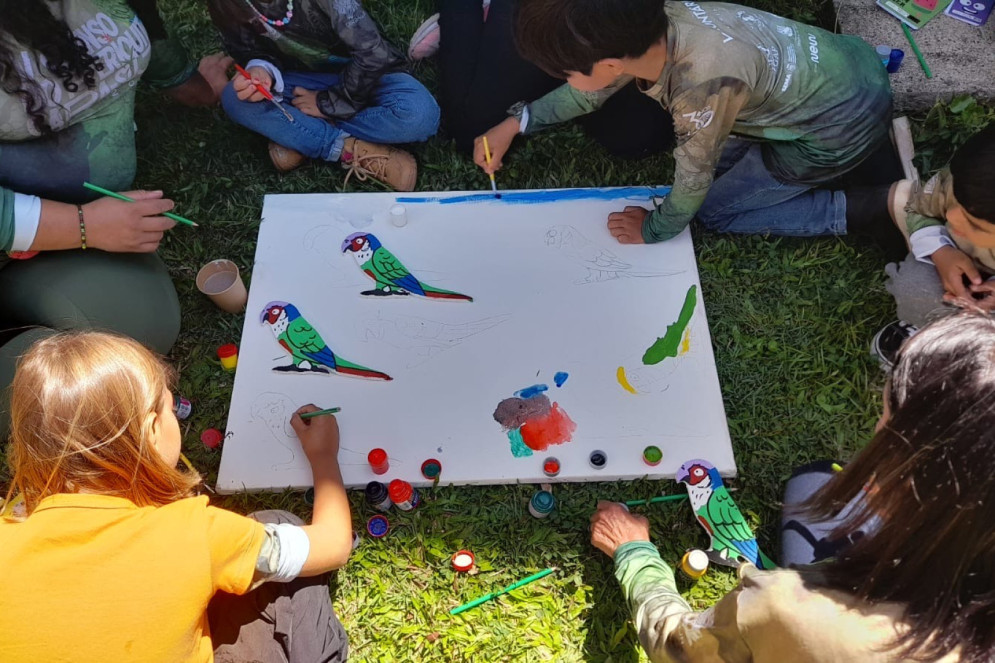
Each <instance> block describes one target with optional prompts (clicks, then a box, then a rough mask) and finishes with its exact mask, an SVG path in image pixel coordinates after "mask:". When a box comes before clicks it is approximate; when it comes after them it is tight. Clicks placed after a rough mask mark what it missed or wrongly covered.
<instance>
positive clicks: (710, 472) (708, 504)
mask: <svg viewBox="0 0 995 663" xmlns="http://www.w3.org/2000/svg"><path fill="white" fill-rule="evenodd" d="M675 480H676V481H678V482H680V483H683V484H684V485H686V486H687V489H688V497H690V498H691V508H692V509H694V515H695V516H696V517H697V518H698V522H699V523H701V526H702V527H704V528H705V531H706V532H708V535H709V536H710V537H711V538H712V545H711V547H709V549H708V550H707V551H706V552H707V553H708V557H709V558H710V559H711V560H712V561H713V562H716V563H718V564H723V565H725V566H732V567H734V568H735V567H737V566H739V565H740V563H741V562H743V561H747V562H751V563H752V564H753V565H754V566H756V567H757V568H758V569H772V568H774V566H775V564H774V562H772V561H771V560H770V558H769V557H767V555H765V554H764V553H763V551H762V550H760V547H759V546H758V545H757V539H756V537H754V536H753V532H752V530H750V526H749V525H748V524H746V519H745V518H743V514H742V513H741V512H740V510H739V507H738V506H736V503H735V502H734V501H733V499H732V495H730V494H729V490H728V489H727V488H726V487H725V484H723V483H722V477H721V476H719V471H718V470H717V469H715V466H714V465H712V464H711V463H709V462H708V461H707V460H701V459H697V458H696V459H694V460H689V461H687V462H686V463H684V464H683V465H681V468H680V469H679V470H677V475H676V477H675Z"/></svg>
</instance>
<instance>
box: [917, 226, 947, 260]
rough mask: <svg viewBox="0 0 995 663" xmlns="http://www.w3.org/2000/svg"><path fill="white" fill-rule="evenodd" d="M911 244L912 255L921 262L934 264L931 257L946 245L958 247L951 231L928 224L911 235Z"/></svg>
mask: <svg viewBox="0 0 995 663" xmlns="http://www.w3.org/2000/svg"><path fill="white" fill-rule="evenodd" d="M909 245H910V246H911V247H912V255H914V256H915V257H916V260H918V261H919V262H925V263H927V264H930V265H931V264H933V261H932V260H930V259H929V257H930V256H931V255H933V254H934V253H936V252H937V251H938V250H939V249H941V248H943V247H944V246H952V247H954V248H957V244H956V243H954V240H953V239H951V237H950V233H949V232H948V231H947V229H946V228H944V227H943V226H926V227H925V228H920V229H919V230H917V231H915V232H914V233H912V235H910V236H909Z"/></svg>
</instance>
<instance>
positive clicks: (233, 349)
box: [218, 343, 238, 359]
mask: <svg viewBox="0 0 995 663" xmlns="http://www.w3.org/2000/svg"><path fill="white" fill-rule="evenodd" d="M237 354H238V346H237V345H235V344H234V343H228V344H226V345H222V346H221V347H220V348H218V359H224V358H225V357H234V356H236V355H237Z"/></svg>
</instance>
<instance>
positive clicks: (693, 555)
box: [681, 549, 708, 580]
mask: <svg viewBox="0 0 995 663" xmlns="http://www.w3.org/2000/svg"><path fill="white" fill-rule="evenodd" d="M681 571H682V572H683V573H684V575H686V576H687V577H688V578H690V579H691V580H698V579H699V578H701V577H702V576H703V575H705V572H706V571H708V555H707V554H705V551H704V550H697V549H693V550H689V551H687V552H686V553H684V557H682V558H681Z"/></svg>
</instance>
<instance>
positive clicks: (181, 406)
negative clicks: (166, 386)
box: [173, 394, 193, 419]
mask: <svg viewBox="0 0 995 663" xmlns="http://www.w3.org/2000/svg"><path fill="white" fill-rule="evenodd" d="M191 412H193V406H192V405H190V401H188V400H187V399H185V398H183V397H182V396H180V395H178V394H177V395H176V396H173V413H174V414H176V418H177V419H186V418H187V417H189V416H190V413H191Z"/></svg>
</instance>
